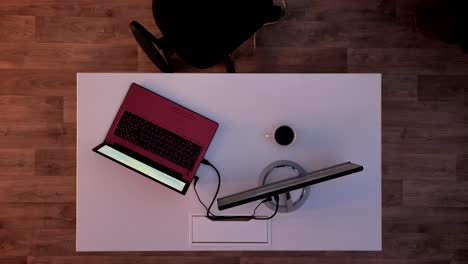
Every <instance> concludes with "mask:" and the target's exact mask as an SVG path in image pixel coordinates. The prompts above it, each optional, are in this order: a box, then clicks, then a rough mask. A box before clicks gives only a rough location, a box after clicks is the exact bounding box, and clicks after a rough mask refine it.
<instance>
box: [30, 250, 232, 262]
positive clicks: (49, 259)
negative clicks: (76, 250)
mask: <svg viewBox="0 0 468 264" xmlns="http://www.w3.org/2000/svg"><path fill="white" fill-rule="evenodd" d="M81 263H88V264H127V263H138V264H154V263H180V264H195V263H206V264H217V263H223V264H238V263H239V258H237V257H184V256H177V255H176V254H174V253H173V255H172V256H165V257H156V256H135V257H129V256H63V257H56V256H52V257H29V258H28V264H81Z"/></svg>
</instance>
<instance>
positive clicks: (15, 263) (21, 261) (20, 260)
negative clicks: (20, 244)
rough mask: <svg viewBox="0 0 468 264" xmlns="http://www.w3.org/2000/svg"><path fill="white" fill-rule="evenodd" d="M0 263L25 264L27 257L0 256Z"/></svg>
mask: <svg viewBox="0 0 468 264" xmlns="http://www.w3.org/2000/svg"><path fill="white" fill-rule="evenodd" d="M0 263H2V264H26V263H27V258H26V257H25V256H22V257H0Z"/></svg>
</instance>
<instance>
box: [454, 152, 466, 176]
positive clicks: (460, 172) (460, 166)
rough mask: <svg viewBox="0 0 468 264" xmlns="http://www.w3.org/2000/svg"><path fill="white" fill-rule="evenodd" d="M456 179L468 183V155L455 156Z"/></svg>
mask: <svg viewBox="0 0 468 264" xmlns="http://www.w3.org/2000/svg"><path fill="white" fill-rule="evenodd" d="M456 171H457V179H458V180H460V181H468V154H459V155H458V156H457V169H456Z"/></svg>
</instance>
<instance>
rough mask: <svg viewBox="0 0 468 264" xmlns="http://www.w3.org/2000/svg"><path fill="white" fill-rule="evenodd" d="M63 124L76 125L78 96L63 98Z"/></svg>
mask: <svg viewBox="0 0 468 264" xmlns="http://www.w3.org/2000/svg"><path fill="white" fill-rule="evenodd" d="M63 122H65V123H76V95H71V96H64V97H63Z"/></svg>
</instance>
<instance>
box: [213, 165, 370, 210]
mask: <svg viewBox="0 0 468 264" xmlns="http://www.w3.org/2000/svg"><path fill="white" fill-rule="evenodd" d="M363 169H364V168H363V167H362V166H361V165H357V164H354V163H352V162H346V163H342V164H338V165H335V166H332V167H328V168H324V169H321V170H317V171H313V172H309V173H307V174H305V175H299V176H296V177H293V178H289V179H286V180H281V181H277V182H273V183H269V184H266V185H263V186H260V187H257V188H253V189H250V190H246V191H243V192H239V193H234V194H231V195H228V196H225V197H221V198H219V199H217V201H218V209H219V210H225V209H228V208H232V207H235V206H239V205H242V204H245V203H249V202H253V201H256V200H260V199H266V198H269V197H272V196H275V195H278V194H282V193H285V192H288V191H292V190H296V189H300V188H303V187H306V186H309V185H313V184H317V183H321V182H324V181H329V180H332V179H336V178H339V177H343V176H346V175H349V174H352V173H356V172H359V171H362V170H363Z"/></svg>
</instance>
